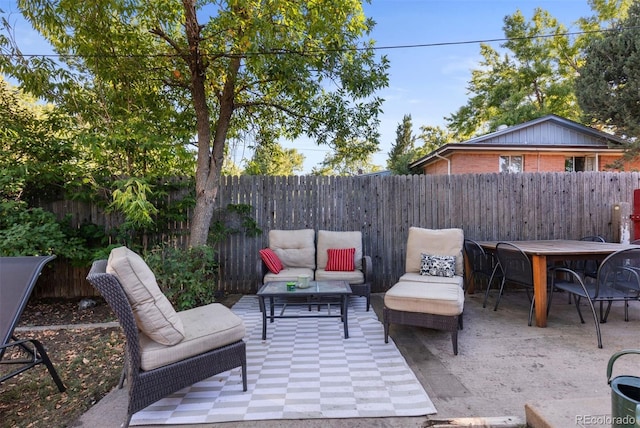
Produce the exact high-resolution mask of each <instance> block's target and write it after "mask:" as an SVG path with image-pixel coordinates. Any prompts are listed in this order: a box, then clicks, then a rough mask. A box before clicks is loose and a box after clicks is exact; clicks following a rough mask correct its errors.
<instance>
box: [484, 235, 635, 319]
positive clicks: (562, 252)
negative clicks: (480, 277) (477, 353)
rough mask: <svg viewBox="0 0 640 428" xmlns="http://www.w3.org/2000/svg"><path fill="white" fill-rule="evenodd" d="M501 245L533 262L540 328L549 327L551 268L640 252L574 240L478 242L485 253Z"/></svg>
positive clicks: (620, 245) (611, 244) (606, 244)
mask: <svg viewBox="0 0 640 428" xmlns="http://www.w3.org/2000/svg"><path fill="white" fill-rule="evenodd" d="M499 242H508V243H510V244H513V245H515V246H517V247H518V248H520V249H521V250H522V251H523V252H524V253H525V254H526V255H527V256H528V257H529V258H530V259H531V265H532V270H533V295H534V299H535V302H536V305H535V316H536V326H537V327H546V326H547V286H548V285H547V267H548V266H552V265H554V264H556V263H559V262H566V261H573V260H597V261H602V260H604V259H605V258H606V257H607V256H608V255H610V254H612V253H615V252H616V251H619V250H624V249H628V248H638V245H634V244H619V243H613V242H592V241H579V240H571V239H547V240H530V241H526V240H523V241H517V240H516V241H506V240H503V241H478V244H480V246H481V247H482V248H484V250H485V251H488V252H495V249H496V245H498V243H499Z"/></svg>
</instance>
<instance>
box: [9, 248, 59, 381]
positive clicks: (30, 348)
mask: <svg viewBox="0 0 640 428" xmlns="http://www.w3.org/2000/svg"><path fill="white" fill-rule="evenodd" d="M55 258H56V256H55V255H50V256H33V257H30V256H25V257H0V296H2V297H1V298H0V336H1V337H2V343H0V364H2V365H12V366H17V367H16V368H15V369H13V370H11V371H10V372H8V373H5V374H4V375H2V376H1V377H0V382H4V381H6V380H8V379H10V378H12V377H15V376H17V375H19V374H20V373H23V372H25V371H27V370H29V369H30V368H33V367H35V366H37V365H39V364H44V365H45V366H46V367H47V370H48V371H49V374H50V375H51V377H52V378H53V381H54V382H55V384H56V386H57V387H58V391H60V392H64V391H65V390H66V388H65V386H64V384H63V382H62V380H61V379H60V376H58V372H57V371H56V369H55V367H54V366H53V363H52V362H51V359H50V358H49V356H48V355H47V352H46V351H45V348H44V346H43V345H42V343H41V342H40V341H39V340H38V339H22V340H21V339H19V338H18V337H16V335H15V334H14V330H15V328H16V327H17V325H18V322H19V321H20V316H21V315H22V312H23V311H24V309H25V307H26V306H27V302H28V301H29V297H30V296H31V292H32V291H33V288H34V287H35V284H36V282H37V280H38V278H39V276H40V273H41V272H42V269H43V268H44V266H45V265H46V264H47V263H49V262H50V261H51V260H53V259H55ZM12 348H20V352H19V353H18V355H15V354H13V353H7V351H8V350H9V349H12ZM23 355H24V357H23ZM5 357H8V358H5Z"/></svg>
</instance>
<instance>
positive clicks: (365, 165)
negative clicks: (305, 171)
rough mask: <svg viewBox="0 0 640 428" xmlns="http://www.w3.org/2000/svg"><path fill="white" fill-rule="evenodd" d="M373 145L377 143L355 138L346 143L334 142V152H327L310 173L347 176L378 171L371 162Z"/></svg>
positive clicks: (375, 145) (378, 168)
mask: <svg viewBox="0 0 640 428" xmlns="http://www.w3.org/2000/svg"><path fill="white" fill-rule="evenodd" d="M374 147H377V143H374V142H371V141H369V142H366V141H358V140H355V139H354V140H352V141H350V142H348V143H341V144H336V145H335V146H334V152H333V153H329V154H327V155H326V156H325V157H324V159H323V161H322V162H321V163H320V165H319V166H318V167H314V168H313V169H312V170H311V173H312V174H314V175H341V176H347V175H359V174H366V173H370V172H376V171H380V170H381V168H380V167H379V166H378V165H374V164H373V163H372V157H373V155H372V153H373V151H374Z"/></svg>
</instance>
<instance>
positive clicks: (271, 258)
mask: <svg viewBox="0 0 640 428" xmlns="http://www.w3.org/2000/svg"><path fill="white" fill-rule="evenodd" d="M259 253H260V258H261V259H262V261H263V262H264V264H265V265H267V268H268V269H269V271H271V272H273V273H279V272H280V271H281V270H282V268H283V266H282V262H281V261H280V259H279V258H278V256H277V255H276V253H274V252H273V250H272V249H271V248H263V249H262V250H260V251H259Z"/></svg>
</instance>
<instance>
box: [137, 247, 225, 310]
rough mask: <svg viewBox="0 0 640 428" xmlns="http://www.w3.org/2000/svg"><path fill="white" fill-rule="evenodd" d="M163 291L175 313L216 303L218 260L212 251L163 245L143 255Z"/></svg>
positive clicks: (209, 248)
mask: <svg viewBox="0 0 640 428" xmlns="http://www.w3.org/2000/svg"><path fill="white" fill-rule="evenodd" d="M145 261H146V262H147V264H148V265H149V267H150V268H151V270H152V271H153V273H154V274H155V276H156V280H157V281H158V285H159V286H160V289H161V290H162V292H163V293H164V294H165V295H166V296H167V298H168V299H169V301H170V302H171V303H172V304H173V306H174V307H175V308H176V310H178V311H182V310H185V309H191V308H194V307H196V306H202V305H206V304H209V303H213V302H214V301H215V291H216V281H217V278H218V261H217V259H216V253H215V251H214V250H213V248H211V247H208V246H201V247H194V248H190V249H188V250H183V249H176V248H173V247H171V246H168V245H165V246H162V247H156V248H154V249H153V250H152V251H151V252H149V253H147V254H146V255H145Z"/></svg>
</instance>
